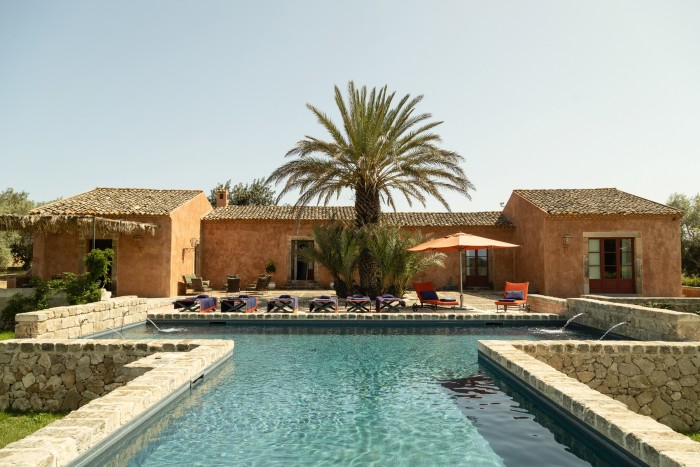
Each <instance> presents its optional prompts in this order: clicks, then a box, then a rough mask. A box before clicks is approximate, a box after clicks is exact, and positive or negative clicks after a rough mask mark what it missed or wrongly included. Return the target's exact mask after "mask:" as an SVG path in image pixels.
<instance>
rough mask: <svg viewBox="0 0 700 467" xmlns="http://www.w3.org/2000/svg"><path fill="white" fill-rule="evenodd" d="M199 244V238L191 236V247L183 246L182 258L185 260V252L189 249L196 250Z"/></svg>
mask: <svg viewBox="0 0 700 467" xmlns="http://www.w3.org/2000/svg"><path fill="white" fill-rule="evenodd" d="M197 245H199V239H198V238H194V237H193V238H190V248H183V249H182V260H183V261H184V260H185V253H186V252H188V251H194V250H196V249H197Z"/></svg>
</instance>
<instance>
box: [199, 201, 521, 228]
mask: <svg viewBox="0 0 700 467" xmlns="http://www.w3.org/2000/svg"><path fill="white" fill-rule="evenodd" d="M297 214H298V213H297V211H296V209H295V208H294V206H227V207H225V208H217V209H214V210H213V211H212V212H210V213H209V214H207V215H206V216H205V217H204V220H214V221H215V220H237V219H259V220H263V219H264V220H294V221H295V220H297ZM383 217H384V220H386V221H387V222H390V223H393V224H398V225H402V226H412V227H421V226H430V227H439V226H446V227H449V226H462V225H472V226H498V227H512V224H511V223H510V222H509V221H508V219H506V218H505V216H503V214H502V213H501V212H499V211H488V212H387V213H384V214H383ZM299 219H300V220H330V219H337V220H341V221H352V220H354V219H355V209H354V208H353V207H350V206H306V207H304V208H303V210H302V212H301V216H299Z"/></svg>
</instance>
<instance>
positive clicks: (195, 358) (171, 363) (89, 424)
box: [0, 339, 233, 466]
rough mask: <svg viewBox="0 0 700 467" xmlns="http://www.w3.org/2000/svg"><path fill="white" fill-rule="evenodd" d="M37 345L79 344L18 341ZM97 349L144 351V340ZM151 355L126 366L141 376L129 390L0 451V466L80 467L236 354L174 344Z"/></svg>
mask: <svg viewBox="0 0 700 467" xmlns="http://www.w3.org/2000/svg"><path fill="white" fill-rule="evenodd" d="M17 342H27V343H29V342H31V343H35V344H36V345H39V346H41V345H50V344H53V345H54V346H55V345H57V344H58V345H75V344H76V341H75V340H64V339H61V340H57V339H52V340H49V339H42V340H40V341H36V340H17ZM81 342H82V343H90V342H92V343H94V344H95V345H113V346H119V345H143V344H144V341H142V340H92V341H88V340H86V341H81ZM145 343H147V344H148V348H149V350H151V351H152V352H154V353H152V354H151V355H149V356H147V357H144V358H141V359H139V360H136V361H134V362H132V363H129V364H128V365H127V366H128V367H130V368H133V369H134V371H135V372H137V373H139V374H141V373H142V374H141V376H138V377H136V378H135V379H133V380H132V381H130V382H129V383H127V384H126V385H125V386H122V387H120V388H117V389H115V390H113V391H112V392H110V393H109V394H106V395H104V396H102V397H100V398H99V399H95V400H93V401H91V402H89V403H87V404H85V405H84V406H82V407H80V408H79V409H78V410H75V411H73V412H71V413H69V414H68V415H66V416H65V417H64V418H63V419H62V420H58V421H56V422H53V423H51V424H49V425H47V426H45V427H44V428H42V429H40V430H38V431H36V432H34V433H33V434H31V435H29V436H27V437H26V438H23V439H21V440H19V441H15V442H13V443H10V444H8V445H7V446H5V447H4V448H3V449H0V464H1V465H15V466H62V465H69V464H75V463H76V462H78V463H79V462H80V458H81V456H85V455H90V454H92V453H93V451H91V450H92V449H95V451H98V450H100V449H101V448H103V447H105V446H108V445H111V444H112V443H114V442H116V441H117V440H118V436H116V435H117V434H120V433H124V432H125V429H124V427H125V426H126V425H127V424H131V423H138V422H139V421H141V420H145V419H146V418H147V417H148V416H149V415H150V414H152V413H153V412H154V411H155V410H157V409H159V408H160V407H162V406H163V405H164V404H166V403H167V402H168V401H170V400H172V399H173V398H175V397H177V396H178V395H179V394H181V393H183V392H185V391H187V390H189V388H190V387H191V385H192V383H194V382H195V381H197V380H199V379H201V378H202V377H203V376H204V375H206V374H207V373H209V372H210V371H211V370H213V369H214V368H216V367H217V366H218V365H219V364H220V363H222V362H223V361H224V360H225V359H226V358H229V357H230V356H231V355H232V354H233V341H231V340H205V339H171V340H159V341H146V342H145Z"/></svg>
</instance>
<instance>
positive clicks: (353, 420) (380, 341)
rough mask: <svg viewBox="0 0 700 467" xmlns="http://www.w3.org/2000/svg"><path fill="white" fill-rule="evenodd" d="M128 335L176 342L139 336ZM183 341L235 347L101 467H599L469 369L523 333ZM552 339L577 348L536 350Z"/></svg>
mask: <svg viewBox="0 0 700 467" xmlns="http://www.w3.org/2000/svg"><path fill="white" fill-rule="evenodd" d="M125 335H126V337H127V338H149V339H152V338H154V337H158V338H168V337H173V335H172V334H157V332H156V331H155V329H154V328H153V327H150V326H149V327H142V328H138V329H132V330H128V331H125ZM187 335H188V337H196V338H224V339H234V340H235V343H236V347H235V350H234V355H233V358H232V359H231V361H230V362H227V363H225V364H224V365H222V366H221V367H220V368H219V369H218V370H216V371H215V372H213V373H212V374H211V375H209V377H208V378H206V380H205V381H204V382H202V383H200V384H198V385H197V386H195V388H194V389H193V390H192V393H191V395H189V396H187V397H185V398H183V399H181V400H180V401H179V403H178V404H174V405H173V406H172V407H169V408H167V409H166V410H165V411H164V413H162V414H159V416H158V417H155V418H156V420H155V422H154V423H153V424H152V425H151V426H150V427H149V428H148V429H143V430H141V431H140V432H139V433H138V434H136V435H133V436H131V437H129V438H127V439H125V440H124V442H122V443H121V445H120V446H119V447H118V449H115V450H113V452H112V454H111V455H110V458H109V459H101V460H100V465H144V466H165V465H245V466H263V465H264V466H270V465H285V466H287V465H349V466H367V465H376V466H384V465H388V464H392V465H406V466H423V465H425V466H428V465H431V466H432V465H469V466H503V465H513V466H521V465H534V464H537V465H540V466H543V465H552V466H575V465H609V464H607V461H606V460H605V459H604V458H599V457H597V454H596V452H595V451H596V449H595V447H593V448H592V449H591V448H589V447H587V446H585V445H583V444H582V443H580V441H578V440H577V436H576V435H575V434H571V433H567V432H566V430H564V429H563V428H562V427H561V426H559V425H558V424H557V422H556V420H551V419H549V420H548V419H547V417H548V416H547V415H546V414H545V413H541V412H539V411H538V409H537V408H536V407H535V406H533V405H532V404H531V403H530V402H528V401H527V400H525V399H523V398H522V397H521V396H519V395H518V394H516V393H513V391H512V390H510V389H509V388H508V387H507V385H506V384H505V383H504V382H503V381H500V380H499V379H498V377H497V376H495V375H493V374H491V373H489V372H488V370H486V369H484V368H480V365H479V363H478V362H477V351H476V341H477V340H479V339H538V338H539V337H538V334H537V333H535V332H533V330H529V329H527V328H518V327H513V328H497V329H491V328H449V327H434V328H407V327H402V328H361V327H354V328H326V327H299V326H296V327H277V326H276V327H269V326H268V327H265V326H209V327H197V326H190V327H189V329H188V333H187ZM182 336H183V334H178V335H177V337H182ZM562 336H565V338H580V337H582V336H581V335H580V334H576V333H573V332H566V333H564V334H561V335H559V334H558V335H556V336H553V335H552V334H551V333H549V334H542V337H541V338H553V337H556V338H562ZM567 443H568V444H567ZM573 452H575V453H576V454H574V453H573Z"/></svg>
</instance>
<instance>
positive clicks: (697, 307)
mask: <svg viewBox="0 0 700 467" xmlns="http://www.w3.org/2000/svg"><path fill="white" fill-rule="evenodd" d="M699 296H700V295H699ZM581 298H591V299H593V300H603V301H606V302H611V303H627V304H630V305H640V306H646V307H650V308H658V307H659V306H660V307H663V308H664V309H669V310H673V311H682V312H685V313H694V312H700V298H692V297H601V296H597V295H583V296H582V297H581Z"/></svg>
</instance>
